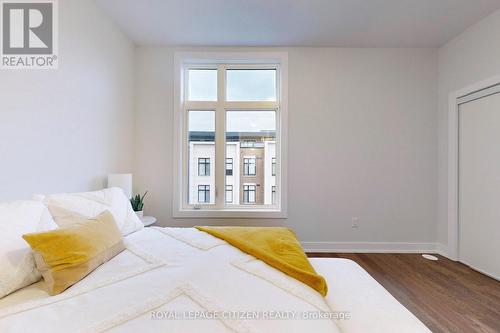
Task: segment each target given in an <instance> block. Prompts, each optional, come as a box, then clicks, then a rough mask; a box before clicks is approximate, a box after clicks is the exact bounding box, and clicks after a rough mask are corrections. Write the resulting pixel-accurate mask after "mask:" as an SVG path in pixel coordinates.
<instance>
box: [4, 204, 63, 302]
mask: <svg viewBox="0 0 500 333" xmlns="http://www.w3.org/2000/svg"><path fill="white" fill-rule="evenodd" d="M52 229H57V225H56V224H55V223H54V220H53V219H52V216H51V215H50V214H49V211H48V210H47V207H45V206H44V205H43V204H41V203H40V202H36V201H14V202H7V203H0V298H2V297H4V296H5V295H7V294H10V293H11V292H13V291H16V290H17V289H20V288H23V287H25V286H27V285H30V284H32V283H34V282H36V281H38V280H40V278H41V275H40V273H39V272H38V270H37V269H36V267H35V261H34V259H33V254H32V253H31V248H30V246H29V245H28V243H26V242H25V241H24V239H22V237H21V236H22V235H24V234H26V233H30V232H39V231H47V230H52Z"/></svg>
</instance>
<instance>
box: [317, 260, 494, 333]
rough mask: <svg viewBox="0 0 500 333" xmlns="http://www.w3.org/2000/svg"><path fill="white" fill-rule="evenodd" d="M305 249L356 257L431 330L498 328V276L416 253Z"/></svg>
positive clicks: (453, 330)
mask: <svg viewBox="0 0 500 333" xmlns="http://www.w3.org/2000/svg"><path fill="white" fill-rule="evenodd" d="M308 255H309V256H310V257H334V258H347V259H351V260H354V261H356V262H357V263H358V264H359V265H361V266H362V267H363V268H364V269H365V270H366V271H367V272H368V273H370V275H371V276H373V277H374V278H375V279H376V280H377V281H378V282H379V283H380V284H381V285H383V286H384V288H386V289H387V290H388V291H389V292H390V293H391V294H392V295H393V296H394V297H395V298H396V299H397V300H398V301H399V302H400V303H401V304H403V305H404V306H405V307H406V308H407V309H408V310H410V311H411V312H412V313H413V314H415V316H417V317H418V318H419V319H420V320H421V321H422V322H423V323H424V324H425V325H427V327H428V328H429V329H430V330H431V331H433V332H435V333H438V332H453V333H459V332H464V333H465V332H467V333H469V332H488V333H490V332H491V333H493V332H494V333H499V332H500V282H499V281H496V280H494V279H492V278H489V277H487V276H485V275H483V274H480V273H478V272H476V271H474V270H472V269H470V268H469V267H468V266H466V265H463V264H461V263H457V262H454V261H451V260H448V259H446V258H444V257H442V256H437V257H438V258H439V261H429V260H426V259H424V258H422V257H421V255H419V254H375V253H374V254H341V253H332V254H329V253H327V254H325V253H308ZM499 260H500V258H499Z"/></svg>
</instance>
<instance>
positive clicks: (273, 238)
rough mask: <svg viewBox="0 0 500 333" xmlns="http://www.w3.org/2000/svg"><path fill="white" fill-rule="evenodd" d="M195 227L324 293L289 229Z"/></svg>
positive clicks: (319, 278)
mask: <svg viewBox="0 0 500 333" xmlns="http://www.w3.org/2000/svg"><path fill="white" fill-rule="evenodd" d="M196 228H197V229H198V230H201V231H204V232H206V233H209V234H210V235H212V236H215V237H217V238H220V239H223V240H225V241H226V242H228V243H229V244H231V245H232V246H234V247H237V248H238V249H240V250H241V251H243V252H245V253H248V254H250V255H252V256H254V257H255V258H257V259H260V260H262V261H263V262H265V263H266V264H268V265H270V266H273V267H274V268H276V269H278V270H280V271H282V272H283V273H285V274H287V275H289V276H291V277H293V278H295V279H297V280H299V281H301V282H303V283H305V284H307V285H308V286H310V287H311V288H313V289H315V290H317V291H318V292H319V293H320V294H321V295H323V296H326V293H327V292H328V287H327V285H326V281H325V279H324V278H323V277H322V276H321V275H318V274H317V273H316V271H315V270H314V268H313V267H312V266H311V263H310V262H309V260H308V259H307V256H306V254H305V253H304V251H303V250H302V247H301V246H300V243H299V241H298V240H297V238H296V237H295V233H294V232H293V231H292V230H290V229H288V228H275V227H263V228H258V227H254V228H252V227H196Z"/></svg>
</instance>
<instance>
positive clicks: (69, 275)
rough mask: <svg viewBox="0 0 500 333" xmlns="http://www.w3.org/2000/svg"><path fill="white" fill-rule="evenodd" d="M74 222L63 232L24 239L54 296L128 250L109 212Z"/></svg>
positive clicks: (30, 236) (62, 229) (37, 234)
mask: <svg viewBox="0 0 500 333" xmlns="http://www.w3.org/2000/svg"><path fill="white" fill-rule="evenodd" d="M75 219H76V220H77V221H75V223H74V224H72V225H70V226H67V227H64V228H60V229H56V230H52V231H47V232H38V233H30V234H26V235H23V238H24V240H25V241H26V242H28V244H29V245H30V246H31V248H32V249H33V252H34V254H33V255H34V257H35V261H36V265H37V268H38V269H39V270H40V272H41V273H42V276H43V278H44V280H45V282H46V283H47V286H48V289H49V293H50V294H51V295H57V294H59V293H61V292H63V291H64V290H65V289H67V288H69V287H71V286H72V285H73V284H75V283H77V282H78V281H80V280H81V279H83V278H84V277H85V276H86V275H87V274H89V273H90V272H92V271H93V270H94V269H96V268H97V267H99V266H100V265H102V264H103V263H105V262H106V261H108V260H110V259H111V258H113V257H114V256H116V255H117V254H118V253H120V252H121V251H123V250H124V249H125V245H124V244H123V237H122V234H121V232H120V230H119V229H118V227H117V225H116V223H115V220H114V218H113V215H112V214H111V213H110V212H109V211H105V212H103V213H101V214H100V215H98V216H96V217H94V218H93V219H87V218H85V217H75Z"/></svg>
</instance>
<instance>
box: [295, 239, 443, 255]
mask: <svg viewBox="0 0 500 333" xmlns="http://www.w3.org/2000/svg"><path fill="white" fill-rule="evenodd" d="M302 247H303V248H304V250H305V251H306V252H334V253H335V252H337V253H340V252H351V253H438V254H442V253H446V251H444V250H445V247H444V246H443V245H442V244H437V243H396V242H359V243H358V242H302ZM441 251H442V253H441ZM443 255H444V254H443Z"/></svg>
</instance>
